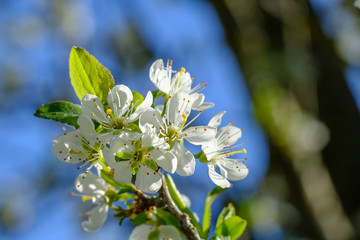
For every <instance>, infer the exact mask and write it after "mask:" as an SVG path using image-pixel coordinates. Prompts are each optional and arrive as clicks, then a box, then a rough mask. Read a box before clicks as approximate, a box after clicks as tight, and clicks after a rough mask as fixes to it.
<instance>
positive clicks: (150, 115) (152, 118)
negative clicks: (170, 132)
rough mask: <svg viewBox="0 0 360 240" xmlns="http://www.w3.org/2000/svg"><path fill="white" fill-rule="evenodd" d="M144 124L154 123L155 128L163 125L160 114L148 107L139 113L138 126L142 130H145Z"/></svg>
mask: <svg viewBox="0 0 360 240" xmlns="http://www.w3.org/2000/svg"><path fill="white" fill-rule="evenodd" d="M145 124H151V125H154V126H155V127H156V128H157V129H159V128H160V127H163V120H162V118H161V114H160V113H159V112H158V111H156V110H155V109H148V110H146V111H145V112H144V113H143V114H141V116H140V119H139V127H140V129H141V131H142V132H146V128H145Z"/></svg>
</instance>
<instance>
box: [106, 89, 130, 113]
mask: <svg viewBox="0 0 360 240" xmlns="http://www.w3.org/2000/svg"><path fill="white" fill-rule="evenodd" d="M132 100H133V95H132V92H131V90H130V88H128V87H127V86H125V85H123V84H121V85H116V86H115V87H113V88H112V89H111V91H109V94H108V97H107V102H108V104H109V106H110V108H111V110H112V111H113V112H114V114H115V116H116V117H120V116H122V115H123V113H125V112H126V111H127V110H128V109H129V106H130V103H131V101H132Z"/></svg>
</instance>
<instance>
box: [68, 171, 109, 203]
mask: <svg viewBox="0 0 360 240" xmlns="http://www.w3.org/2000/svg"><path fill="white" fill-rule="evenodd" d="M105 186H106V183H105V181H104V179H102V178H101V177H99V176H97V175H95V174H93V173H91V172H90V173H88V174H85V173H82V174H80V175H79V176H78V177H77V178H76V180H75V188H76V190H77V191H78V192H80V193H82V194H84V195H86V196H90V197H97V196H98V195H102V196H103V195H104V194H105Z"/></svg>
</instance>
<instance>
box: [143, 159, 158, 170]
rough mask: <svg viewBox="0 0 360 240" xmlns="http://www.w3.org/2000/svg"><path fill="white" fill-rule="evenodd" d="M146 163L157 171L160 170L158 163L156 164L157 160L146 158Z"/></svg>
mask: <svg viewBox="0 0 360 240" xmlns="http://www.w3.org/2000/svg"><path fill="white" fill-rule="evenodd" d="M145 164H146V166H147V167H148V168H150V169H152V170H154V171H157V170H158V165H157V164H156V162H155V161H154V160H152V159H146V160H145Z"/></svg>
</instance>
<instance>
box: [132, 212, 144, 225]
mask: <svg viewBox="0 0 360 240" xmlns="http://www.w3.org/2000/svg"><path fill="white" fill-rule="evenodd" d="M146 221H147V215H146V212H145V211H144V212H142V213H140V214H138V215H136V217H135V218H134V220H132V221H131V222H132V224H134V225H140V224H143V223H145V222H146Z"/></svg>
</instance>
